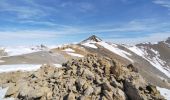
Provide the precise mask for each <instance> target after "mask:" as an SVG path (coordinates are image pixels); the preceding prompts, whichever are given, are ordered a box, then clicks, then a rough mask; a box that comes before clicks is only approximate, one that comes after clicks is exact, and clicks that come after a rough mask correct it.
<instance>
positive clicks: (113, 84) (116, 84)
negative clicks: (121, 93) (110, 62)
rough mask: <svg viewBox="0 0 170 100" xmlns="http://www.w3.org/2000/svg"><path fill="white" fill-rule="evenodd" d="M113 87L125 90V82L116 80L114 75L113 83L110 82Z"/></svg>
mask: <svg viewBox="0 0 170 100" xmlns="http://www.w3.org/2000/svg"><path fill="white" fill-rule="evenodd" d="M110 84H111V85H112V86H113V87H115V88H117V87H118V88H120V89H122V90H123V84H120V83H118V82H117V81H116V79H115V78H114V77H112V78H111V83H110Z"/></svg>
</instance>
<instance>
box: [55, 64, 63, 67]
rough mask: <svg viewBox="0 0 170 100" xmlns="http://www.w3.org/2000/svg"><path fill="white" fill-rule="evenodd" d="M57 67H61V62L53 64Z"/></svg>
mask: <svg viewBox="0 0 170 100" xmlns="http://www.w3.org/2000/svg"><path fill="white" fill-rule="evenodd" d="M53 65H54V66H55V67H57V68H60V67H62V65H61V64H53Z"/></svg>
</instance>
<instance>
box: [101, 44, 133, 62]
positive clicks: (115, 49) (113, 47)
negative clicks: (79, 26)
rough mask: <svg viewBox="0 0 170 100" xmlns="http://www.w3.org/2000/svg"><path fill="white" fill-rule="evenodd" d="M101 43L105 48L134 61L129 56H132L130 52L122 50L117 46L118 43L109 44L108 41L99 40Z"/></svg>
mask: <svg viewBox="0 0 170 100" xmlns="http://www.w3.org/2000/svg"><path fill="white" fill-rule="evenodd" d="M98 44H99V45H101V46H103V47H104V48H106V49H108V50H110V51H112V52H114V53H116V54H118V55H120V56H122V57H124V58H126V59H128V60H129V61H131V62H133V60H132V59H131V58H129V57H128V56H131V54H130V53H128V52H126V51H124V50H121V49H119V48H118V47H117V45H111V44H108V43H106V42H98Z"/></svg>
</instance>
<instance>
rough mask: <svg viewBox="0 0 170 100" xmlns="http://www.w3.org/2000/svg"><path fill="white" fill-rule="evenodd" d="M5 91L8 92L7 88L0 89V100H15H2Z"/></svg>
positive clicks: (12, 99) (8, 99)
mask: <svg viewBox="0 0 170 100" xmlns="http://www.w3.org/2000/svg"><path fill="white" fill-rule="evenodd" d="M7 90H8V87H7V88H1V87H0V100H15V99H14V98H4V97H5V94H6V92H7Z"/></svg>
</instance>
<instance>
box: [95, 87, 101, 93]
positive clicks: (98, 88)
mask: <svg viewBox="0 0 170 100" xmlns="http://www.w3.org/2000/svg"><path fill="white" fill-rule="evenodd" d="M100 93H101V87H95V88H94V94H96V95H99V94H100Z"/></svg>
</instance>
